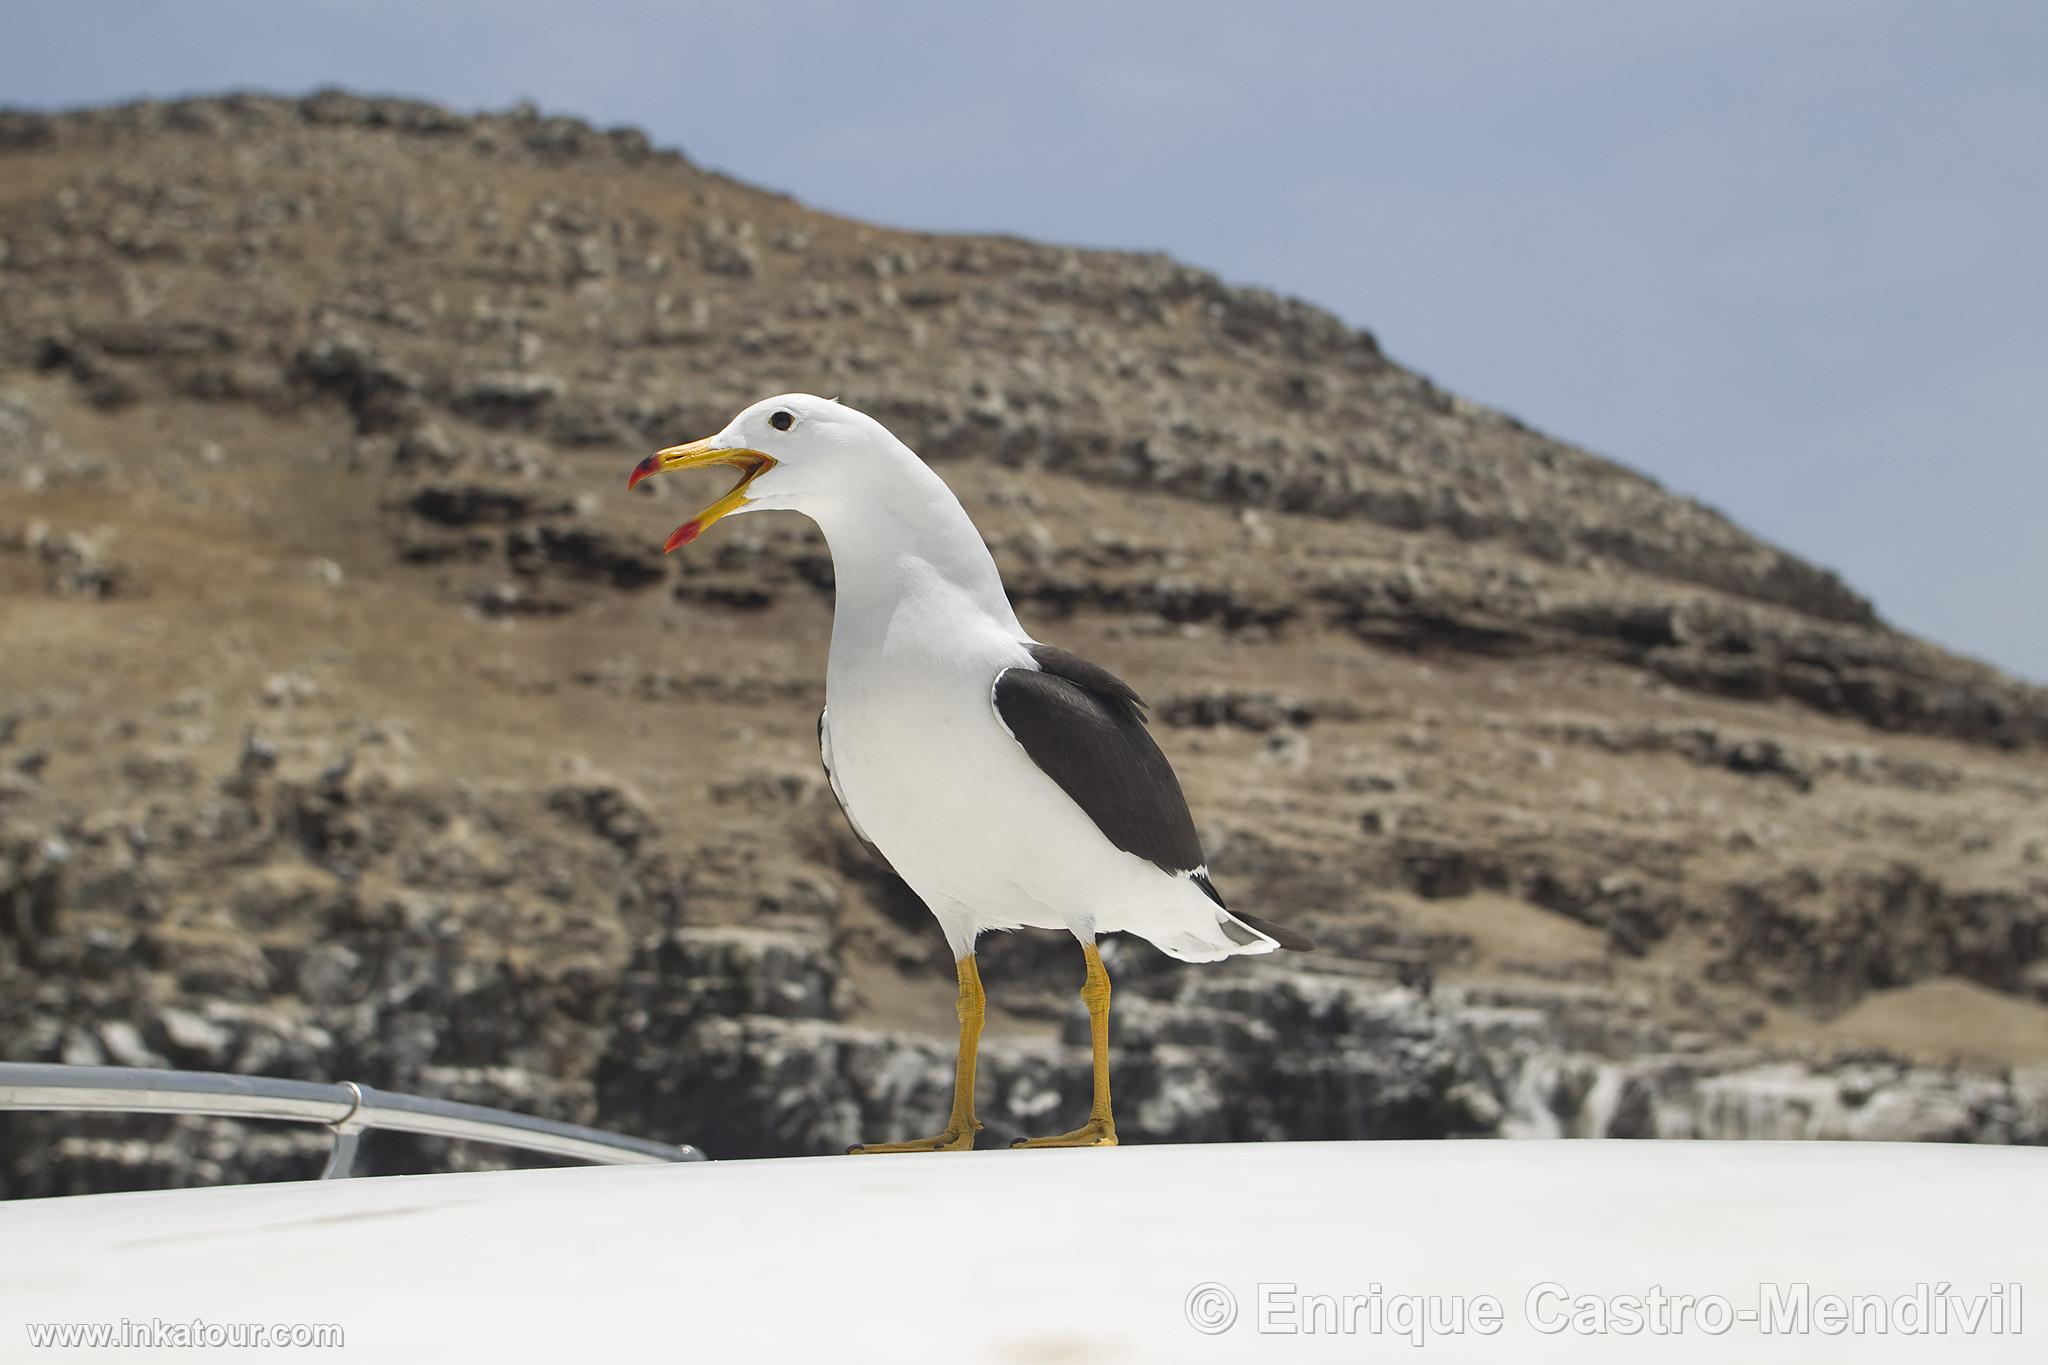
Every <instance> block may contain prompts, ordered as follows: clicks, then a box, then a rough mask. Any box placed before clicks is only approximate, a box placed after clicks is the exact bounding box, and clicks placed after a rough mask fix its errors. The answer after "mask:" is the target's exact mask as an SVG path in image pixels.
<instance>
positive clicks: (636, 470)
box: [626, 455, 661, 493]
mask: <svg viewBox="0 0 2048 1365" xmlns="http://www.w3.org/2000/svg"><path fill="white" fill-rule="evenodd" d="M660 472H661V456H659V455H649V456H648V457H647V458H646V459H644V460H642V461H641V462H640V463H639V464H636V465H634V466H633V477H632V478H630V479H628V480H626V491H627V492H628V493H630V492H632V491H633V486H634V485H635V484H637V483H639V482H640V480H642V479H644V478H646V477H647V476H648V475H649V474H658V473H660Z"/></svg>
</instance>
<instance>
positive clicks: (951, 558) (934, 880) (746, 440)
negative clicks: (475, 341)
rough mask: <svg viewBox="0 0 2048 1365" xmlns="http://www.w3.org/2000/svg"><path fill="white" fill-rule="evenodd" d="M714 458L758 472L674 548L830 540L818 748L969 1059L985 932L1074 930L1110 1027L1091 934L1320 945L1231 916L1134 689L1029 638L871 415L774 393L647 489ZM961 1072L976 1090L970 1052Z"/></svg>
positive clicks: (931, 481)
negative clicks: (818, 534)
mask: <svg viewBox="0 0 2048 1365" xmlns="http://www.w3.org/2000/svg"><path fill="white" fill-rule="evenodd" d="M712 463H719V464H733V465H738V466H740V467H742V468H744V469H746V470H747V475H746V477H745V478H743V479H742V480H741V482H740V484H739V486H738V487H736V488H735V489H734V490H733V491H732V493H730V494H728V495H727V497H726V498H725V499H723V500H721V501H720V502H719V503H717V504H714V505H713V507H711V508H709V509H707V510H706V511H705V512H704V513H703V514H700V516H699V517H698V518H697V519H696V520H693V521H691V522H689V523H688V524H686V525H685V526H683V527H682V528H680V529H678V531H677V532H676V534H675V535H674V536H672V537H671V538H670V543H669V548H674V547H675V546H676V545H678V544H683V543H687V542H689V541H691V540H694V539H695V538H696V537H697V535H699V534H701V532H702V531H703V530H704V528H706V527H708V526H709V525H710V524H711V523H712V522H713V521H715V520H717V519H718V518H719V517H721V516H724V515H727V514H729V513H732V512H739V511H753V510H758V509H771V508H785V509H788V510H794V511H800V512H803V513H805V514H806V515H808V516H810V517H811V518H812V519H813V520H814V521H816V522H817V524H818V526H819V528H820V529H821V530H822V531H823V532H824V535H825V540H826V543H827V545H828V546H829V548H830V550H831V554H832V567H833V573H834V577H835V580H836V584H837V588H836V592H837V600H836V603H835V606H834V613H833V622H832V648H831V656H830V659H829V661H828V663H827V667H826V677H825V693H826V706H825V711H824V713H823V715H821V716H820V717H819V725H818V738H819V745H820V749H821V756H822V757H823V759H824V764H825V770H826V772H827V774H828V775H829V776H830V778H831V782H832V789H833V793H834V794H835V795H836V796H837V797H838V798H839V802H840V805H841V806H842V807H843V808H844V810H845V812H846V816H847V819H848V821H849V822H850V823H851V824H852V825H853V828H854V831H855V833H857V834H858V835H860V836H861V838H863V839H864V840H866V841H867V842H868V843H870V844H872V845H873V846H874V847H875V848H876V849H877V850H878V851H879V852H880V853H881V855H882V856H883V857H885V858H887V859H888V861H889V863H890V864H891V865H892V866H893V867H894V868H895V870H896V872H897V873H898V874H899V875H900V876H901V877H902V878H903V880H904V881H905V882H907V883H908V884H909V886H910V888H911V889H912V890H913V891H915V892H916V893H917V894H918V895H919V896H920V897H921V898H922V899H923V900H924V902H925V904H926V905H927V906H928V907H929V908H930V909H931V911H932V913H933V915H934V916H935V917H937V919H938V921H939V924H940V926H941V928H942V929H943V930H944V931H945V934H946V938H947V942H948V943H949V945H950V946H951V947H952V949H953V953H954V956H955V958H956V959H958V960H959V961H960V963H961V1001H962V1006H961V1008H962V1028H963V1034H962V1048H963V1054H969V1053H971V1047H970V1044H969V1040H968V1027H967V1024H968V1019H967V1016H968V1013H969V998H970V994H971V995H972V997H973V1006H972V1008H973V1013H974V1014H975V1016H976V1017H975V1021H974V1026H973V1027H974V1030H975V1031H976V1032H978V1030H979V1012H980V983H979V978H978V976H974V977H973V980H972V981H971V982H970V980H969V978H970V976H971V975H973V951H974V941H975V938H976V936H977V935H979V934H980V933H982V932H983V931H985V930H990V929H1016V928H1035V929H1065V930H1068V931H1069V932H1071V933H1072V934H1073V935H1074V936H1075V937H1076V938H1077V939H1079V940H1080V941H1081V943H1082V945H1083V946H1084V949H1085V951H1086V953H1087V955H1088V959H1089V964H1090V978H1089V979H1090V982H1091V986H1090V987H1087V988H1084V998H1086V997H1087V996H1088V992H1089V991H1090V990H1091V989H1097V990H1098V993H1099V995H1100V1010H1099V1013H1100V1014H1101V1015H1102V1016H1104V1017H1105V1018H1106V1015H1107V1009H1108V981H1107V977H1106V975H1104V974H1102V973H1101V967H1100V962H1099V958H1098V957H1097V956H1096V954H1095V950H1094V942H1095V936H1096V935H1097V934H1098V933H1108V932H1126V933H1132V934H1136V935H1138V936H1139V937H1141V938H1144V939H1147V940H1149V941H1150V942H1152V943H1153V944H1155V945H1156V946H1157V947H1159V948H1160V949H1161V950H1163V951H1165V952H1167V953H1169V954H1171V955H1172V956H1174V957H1177V958H1181V959H1184V960H1187V961H1194V962H1208V961H1214V960H1216V959H1219V958H1224V957H1229V956H1233V955H1236V954H1242V953H1266V952H1271V951H1273V950H1274V949H1275V948H1280V947H1307V946H1309V944H1308V943H1307V941H1306V940H1305V939H1302V938H1300V936H1298V935H1295V934H1292V933H1290V932H1289V931H1287V930H1285V929H1282V928H1280V927H1279V926H1277V925H1272V924H1268V923H1266V922H1265V921H1263V920H1258V919H1254V918H1252V917H1250V916H1245V915H1237V914H1232V913H1231V912H1230V911H1228V910H1226V909H1225V908H1224V906H1223V903H1222V900H1221V898H1220V897H1219V896H1218V895H1217V894H1216V892H1215V889H1214V887H1213V886H1212V885H1211V884H1210V882H1209V880H1208V872H1207V868H1206V867H1205V866H1204V865H1203V859H1202V854H1201V845H1200V843H1199V841H1198V840H1197V838H1196V836H1195V831H1194V825H1193V822H1192V820H1191V819H1190V818H1189V815H1188V811H1187V805H1186V803H1185V801H1184V799H1183V798H1182V796H1181V792H1180V787H1179V784H1178V783H1177V782H1176V781H1175V780H1174V777H1173V772H1172V769H1171V768H1170V767H1168V766H1167V764H1166V760H1165V758H1164V757H1163V756H1162V755H1161V754H1160V752H1159V749H1158V747H1157V745H1155V744H1154V743H1153V742H1152V740H1151V738H1150V736H1149V734H1148V733H1147V732H1146V729H1145V724H1144V720H1143V710H1142V706H1143V703H1142V702H1140V701H1139V700H1138V697H1137V694H1136V693H1134V692H1132V691H1131V689H1130V688H1129V687H1128V686H1126V685H1125V684H1124V683H1123V682H1121V681H1120V680H1118V679H1117V678H1116V677H1115V676H1114V675H1113V674H1111V673H1109V672H1108V671H1107V670H1104V669H1101V668H1098V667H1096V666H1095V665H1093V664H1089V663H1087V662H1086V661H1084V660H1081V659H1077V658H1075V657H1074V656H1072V655H1070V654H1067V653H1065V652H1064V651H1062V650H1058V649H1054V648H1051V647H1049V646H1047V645H1044V644H1041V643H1039V642H1038V641H1035V640H1033V639H1032V638H1031V637H1030V636H1029V635H1028V634H1027V633H1026V632H1025V630H1024V628H1023V626H1022V625H1020V624H1019V623H1018V621H1017V617H1016V613H1015V612H1014V611H1012V610H1011V607H1010V603H1009V599H1008V597H1007V595H1006V594H1005V593H1004V591H1003V583H1002V577H1001V575H1000V574H999V573H998V571H997V569H996V564H995V560H994V559H993V558H992V557H991V556H990V554H989V552H988V547H987V546H986V544H984V543H983V541H982V538H981V536H980V534H979V533H978V532H977V531H976V530H975V528H974V524H973V522H972V521H970V520H969V519H968V516H967V513H966V511H965V509H963V508H962V507H961V505H960V502H959V499H957V498H956V497H954V495H953V492H952V490H951V489H950V488H948V487H947V486H946V484H945V481H944V480H942V479H941V478H939V476H938V475H937V474H936V473H934V472H932V470H931V469H930V468H929V467H928V466H926V465H925V463H924V462H923V461H922V460H920V459H918V457H917V456H916V455H915V454H914V453H913V452H912V451H911V450H910V449H909V448H908V447H907V446H905V445H904V444H903V443H902V442H900V441H898V440H897V439H896V438H895V437H894V436H893V435H891V434H890V433H889V431H888V430H887V429H886V428H884V427H883V426H882V425H881V424H880V423H878V422H876V421H875V420H874V419H872V418H870V417H867V416H866V415H865V414H862V413H859V412H856V411H854V410H853V409H851V408H848V407H845V406H843V405H841V404H838V403H835V402H832V401H830V400H826V399H820V398H814V397H811V396H809V395H803V394H789V395H784V396H782V397H779V398H771V399H767V400H765V401H763V402H761V403H757V404H755V405H754V406H753V407H751V408H749V409H747V410H746V411H745V412H743V413H741V414H740V415H739V416H738V417H737V418H735V419H734V420H733V422H732V423H731V424H730V425H729V426H728V427H727V428H726V430H725V431H723V432H721V433H719V434H718V435H717V436H714V437H710V438H707V439H706V440H703V441H698V442H694V443H692V444H690V445H687V446H679V447H674V448H672V449H671V450H668V451H664V452H662V453H661V454H659V455H656V456H652V457H650V458H649V459H648V460H647V461H645V462H643V463H642V465H641V467H640V469H638V470H636V471H635V476H634V481H635V482H637V481H638V480H639V479H640V478H642V477H645V476H646V475H648V474H652V473H658V472H661V471H662V470H665V469H675V468H689V467H694V466H697V465H703V464H712ZM1098 976H1100V982H1099V989H1098V988H1097V986H1096V982H1097V977H1098ZM1090 1010H1091V1013H1097V1012H1098V1011H1097V1007H1096V1002H1095V1001H1094V1000H1093V999H1092V998H1091V999H1090ZM1105 1027H1106V1025H1105ZM1101 1036H1102V1037H1104V1038H1106V1034H1103V1035H1101ZM1102 1046H1103V1044H1101V1042H1100V1041H1099V1042H1098V1073H1099V1075H1098V1091H1099V1108H1100V1109H1101V1111H1102V1112H1101V1115H1100V1117H1101V1118H1102V1119H1103V1121H1104V1125H1105V1126H1106V1125H1107V1080H1106V1060H1105V1058H1104V1055H1103V1052H1102ZM963 1066H964V1068H965V1071H966V1076H967V1084H968V1086H969V1088H970V1090H971V1077H972V1061H971V1056H965V1057H964V1061H963ZM970 1099H971V1096H970ZM962 1117H963V1114H962V1113H961V1112H960V1111H959V1110H958V1107H957V1106H956V1114H955V1118H956V1120H959V1119H961V1118H962ZM949 1132H951V1130H950V1129H949ZM1109 1133H1110V1136H1109V1138H1108V1141H1111V1142H1113V1141H1114V1133H1113V1127H1110V1128H1109ZM953 1136H954V1137H955V1138H956V1139H957V1138H958V1136H959V1135H958V1134H957V1133H954V1134H953ZM1099 1136H1100V1135H1099V1134H1098V1138H1099ZM967 1138H968V1141H969V1143H970V1144H971V1138H972V1132H971V1129H970V1130H969V1131H968V1133H967ZM955 1145H957V1143H956V1144H955Z"/></svg>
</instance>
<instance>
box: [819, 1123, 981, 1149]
mask: <svg viewBox="0 0 2048 1365" xmlns="http://www.w3.org/2000/svg"><path fill="white" fill-rule="evenodd" d="M980 1127H981V1125H980V1124H979V1123H977V1124H975V1125H974V1127H973V1128H965V1129H962V1128H948V1129H946V1131H945V1132H943V1133H940V1134H939V1135H938V1136H937V1137H928V1138H917V1139H915V1140H913V1141H910V1142H862V1143H857V1144H855V1145H854V1146H852V1147H848V1148H847V1149H846V1154H847V1155H848V1156H881V1155H886V1154H887V1153H890V1152H971V1151H973V1150H974V1134H975V1133H976V1131H978V1130H979V1129H980Z"/></svg>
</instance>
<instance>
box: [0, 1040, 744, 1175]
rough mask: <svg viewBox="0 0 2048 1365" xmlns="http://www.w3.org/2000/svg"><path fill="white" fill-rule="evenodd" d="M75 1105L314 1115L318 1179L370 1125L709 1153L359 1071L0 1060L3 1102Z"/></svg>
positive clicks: (631, 1156) (602, 1161) (636, 1158)
mask: <svg viewBox="0 0 2048 1365" xmlns="http://www.w3.org/2000/svg"><path fill="white" fill-rule="evenodd" d="M5 1109H16V1110H28V1109H36V1110H49V1111H55V1110H72V1111H81V1112H84V1111H91V1112H101V1113H123V1114H199V1115H207V1116H210V1117H214V1118H231V1119H274V1120H280V1121H283V1122H287V1123H317V1124H320V1125H321V1126H323V1127H325V1128H327V1129H328V1130H329V1131H331V1132H332V1133H333V1134H334V1149H333V1151H332V1152H331V1153H330V1154H329V1156H328V1159H327V1169H325V1170H324V1171H322V1172H321V1173H320V1178H321V1179H322V1180H333V1179H338V1178H340V1177H343V1176H346V1175H348V1174H349V1173H350V1171H351V1170H352V1168H353V1167H354V1164H355V1154H356V1142H357V1140H358V1139H359V1138H360V1137H361V1135H362V1134H363V1133H365V1132H367V1131H369V1130H371V1129H376V1128H381V1129H385V1130H387V1131H389V1132H395V1133H417V1134H421V1135H424V1136H427V1137H443V1138H458V1139H461V1140H463V1141H466V1142H487V1143H490V1144H492V1145H494V1146H498V1147H511V1148H515V1149H518V1150H520V1151H527V1152H544V1153H546V1154H548V1155H550V1156H559V1157H567V1158H570V1159H571V1160H575V1161H587V1162H591V1163H593V1164H596V1165H605V1166H626V1165H642V1164H657V1163H661V1162H670V1161H703V1160H704V1159H705V1157H704V1153H702V1152H700V1151H698V1150H697V1149H696V1148H695V1147H689V1146H682V1147H675V1146H670V1145H669V1144H668V1143H665V1142H650V1141H648V1140H647V1139H646V1138H636V1137H627V1136H625V1135H624V1134H622V1133H607V1132H605V1131H604V1130H603V1129H600V1128H585V1127H584V1126H583V1125H582V1124H579V1123H559V1122H556V1121H555V1120H553V1119H542V1118H535V1117H534V1116H533V1115H531V1114H518V1113H514V1112H512V1111H511V1110H509V1109H490V1108H486V1107H485V1106H483V1105H480V1104H463V1103H460V1102H459V1101H456V1100H436V1099H428V1098H426V1097H425V1096H422V1095H405V1094H400V1093H398V1092H396V1091H390V1090H378V1089H375V1088H374V1087H371V1086H367V1085H358V1084H356V1083H355V1082H354V1081H338V1082H335V1083H333V1084H322V1083H320V1082H317V1081H288V1080H283V1079H281V1078H279V1077H275V1076H233V1075H229V1074H227V1073H225V1072H220V1071H156V1070H152V1069H150V1068H148V1067H136V1066H64V1065H59V1064H57V1063H53V1062H0V1110H5Z"/></svg>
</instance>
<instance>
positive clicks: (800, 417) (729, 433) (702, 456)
mask: <svg viewBox="0 0 2048 1365" xmlns="http://www.w3.org/2000/svg"><path fill="white" fill-rule="evenodd" d="M898 452H901V454H902V455H908V454H909V452H908V451H907V450H905V449H904V447H903V445H902V443H901V442H899V441H897V440H896V438H895V437H893V436H891V435H890V434H889V431H888V429H887V428H885V427H884V426H883V425H882V424H881V423H880V422H877V421H876V420H875V419H874V418H872V417H869V416H868V415H867V414H865V413H862V412H856V411H855V410H854V409H852V408H849V407H846V406H845V405H844V404H841V403H839V402H837V401H835V400H833V399H830V398H819V397H816V396H815V395H812V394H808V393H785V394H781V395H779V396H778V397H775V398H764V399H762V400H761V401H760V402H758V403H756V404H754V405H753V406H752V407H750V408H747V409H746V410H745V411H743V412H741V413H740V415H739V416H737V417H735V418H733V419H732V421H730V422H728V423H727V424H726V427H725V430H723V431H721V432H719V433H718V434H717V435H715V436H706V437H705V438H704V439H703V440H701V441H691V442H689V443H688V444H687V445H679V446H670V447H669V448H668V449H667V450H660V451H656V452H655V453H654V454H652V455H649V456H648V457H647V458H646V459H644V460H642V461H641V462H640V463H639V464H638V465H636V466H634V469H633V476H632V477H631V478H630V479H628V480H627V481H626V487H627V488H629V489H630V488H632V487H634V486H635V485H636V484H638V483H639V482H640V481H641V480H642V479H645V478H648V477H651V476H652V475H655V474H667V473H671V472H673V471H675V470H678V469H702V468H704V467H706V466H708V465H729V466H731V467H733V468H735V469H738V470H739V471H740V481H739V482H738V483H737V484H734V485H733V488H732V491H731V492H729V493H727V494H726V495H725V496H724V497H722V498H720V499H719V500H718V501H717V502H714V503H712V504H711V505H710V506H709V507H707V508H705V509H704V510H703V511H701V512H699V513H698V514H697V515H696V516H694V517H692V518H690V519H689V520H688V521H686V522H684V523H683V524H682V525H681V526H678V527H677V528H676V529H675V531H674V532H673V533H672V534H671V535H670V536H669V538H668V542H667V543H666V544H665V545H663V546H662V547H661V548H662V552H663V553H667V552H668V551H670V550H674V549H676V548H678V547H680V546H684V545H688V544H689V543H690V542H691V541H693V540H695V539H696V538H697V537H698V536H700V535H702V534H704V532H705V531H706V530H707V529H709V527H710V526H711V523H713V522H714V521H717V520H718V519H719V518H720V517H726V516H731V515H734V514H735V513H739V512H754V511H761V510H766V509H784V510H788V511H795V512H811V513H813V514H815V512H816V511H817V509H818V507H819V505H820V504H821V503H825V502H828V501H831V500H834V499H838V498H840V497H843V496H846V495H848V494H850V493H857V492H858V490H859V488H860V486H861V485H862V484H863V482H864V481H865V476H866V475H868V474H871V473H875V472H878V470H877V465H878V462H880V461H884V460H894V459H897V458H900V457H899V455H898ZM911 458H913V459H914V458H915V457H914V456H912V457H911Z"/></svg>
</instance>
